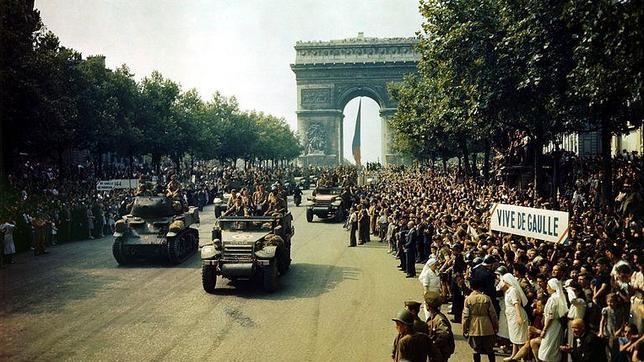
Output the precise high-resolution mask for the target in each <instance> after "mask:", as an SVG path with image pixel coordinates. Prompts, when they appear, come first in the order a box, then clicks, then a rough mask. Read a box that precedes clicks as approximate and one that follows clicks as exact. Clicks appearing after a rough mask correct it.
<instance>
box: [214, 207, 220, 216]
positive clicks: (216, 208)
mask: <svg viewBox="0 0 644 362" xmlns="http://www.w3.org/2000/svg"><path fill="white" fill-rule="evenodd" d="M220 216H221V210H219V208H218V207H217V206H215V219H219V217H220Z"/></svg>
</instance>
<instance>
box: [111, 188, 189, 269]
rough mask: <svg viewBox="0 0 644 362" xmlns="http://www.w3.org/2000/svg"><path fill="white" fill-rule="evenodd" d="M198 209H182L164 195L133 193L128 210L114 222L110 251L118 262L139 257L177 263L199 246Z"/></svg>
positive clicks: (132, 260) (123, 262) (140, 258)
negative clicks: (137, 194)
mask: <svg viewBox="0 0 644 362" xmlns="http://www.w3.org/2000/svg"><path fill="white" fill-rule="evenodd" d="M198 223H199V210H198V208H197V207H190V208H189V209H188V211H185V212H184V210H183V208H182V207H181V204H180V203H179V202H178V201H173V200H171V199H169V198H168V197H165V196H137V197H136V198H135V199H134V201H133V203H132V206H131V209H130V213H129V214H127V215H125V216H123V218H121V219H120V220H119V221H117V222H116V225H115V231H114V243H113V244H112V254H113V255H114V259H116V262H117V263H119V264H120V265H124V264H130V263H133V262H134V261H138V260H143V259H159V258H160V259H165V260H167V261H169V262H170V263H171V264H179V263H181V262H183V261H185V260H186V259H188V258H189V257H190V256H192V255H193V254H194V253H195V252H196V251H197V249H198V247H199V231H198V230H197V229H196V228H195V227H194V226H195V224H198Z"/></svg>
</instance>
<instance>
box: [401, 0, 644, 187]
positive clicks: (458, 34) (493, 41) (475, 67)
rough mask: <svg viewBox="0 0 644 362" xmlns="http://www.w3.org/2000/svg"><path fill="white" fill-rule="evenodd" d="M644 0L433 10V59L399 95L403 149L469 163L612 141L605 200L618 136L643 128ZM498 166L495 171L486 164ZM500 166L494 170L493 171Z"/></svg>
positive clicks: (426, 10)
mask: <svg viewBox="0 0 644 362" xmlns="http://www.w3.org/2000/svg"><path fill="white" fill-rule="evenodd" d="M643 9H644V6H642V2H641V1H639V0H593V1H589V0H546V1H544V0H453V1H452V0H450V1H447V0H423V1H421V4H420V12H421V14H422V16H423V17H424V22H423V25H422V30H421V31H420V32H419V33H418V36H419V46H418V50H419V52H420V54H421V60H420V62H419V66H418V73H417V74H414V75H409V76H408V77H407V78H406V79H405V81H404V82H403V83H401V84H398V85H391V86H390V92H391V93H392V95H393V96H394V98H395V99H397V100H398V101H399V106H398V110H397V113H396V115H395V116H394V117H393V119H392V121H391V127H392V128H393V130H394V135H395V136H394V141H395V145H396V147H397V148H398V150H399V151H403V152H405V153H407V154H409V155H412V156H414V157H416V158H418V159H425V160H426V159H432V160H433V159H437V158H442V159H446V158H449V157H454V156H459V157H461V158H463V160H464V165H465V170H466V172H468V173H470V172H472V171H471V169H470V164H469V162H468V161H469V159H468V158H469V156H470V155H471V154H476V153H477V152H485V155H486V157H485V159H486V161H488V160H489V150H490V148H491V146H498V147H499V148H501V149H504V148H506V147H507V146H508V142H509V139H508V135H509V134H510V133H512V132H514V131H515V130H520V131H524V132H525V133H526V134H527V135H528V136H529V140H530V143H531V146H532V149H533V150H534V151H535V152H534V156H533V157H532V161H533V162H534V174H535V183H536V186H537V190H538V191H541V190H542V188H541V185H542V177H543V172H542V165H541V163H542V150H543V146H544V145H546V144H548V143H549V142H551V141H554V140H556V137H557V136H558V135H560V134H562V133H569V132H580V131H599V132H601V138H602V144H603V145H606V146H605V147H602V150H603V160H604V174H605V175H606V176H607V177H606V180H607V181H608V182H604V190H603V191H604V196H605V199H610V198H611V195H610V190H611V185H610V179H611V178H610V176H611V172H612V171H611V164H610V160H611V157H610V156H611V155H610V141H611V136H612V135H616V134H621V133H624V132H627V131H628V130H629V128H632V127H637V126H640V125H641V124H642V118H643V114H644V113H643V106H642V85H643V78H642V69H644V64H643V63H644V62H643V59H644V56H643V52H644V46H643V44H642V31H641V29H642V24H643V22H642V20H643V18H642V15H643V11H644V10H643ZM487 165H489V162H486V166H487ZM487 169H488V167H486V170H485V171H486V172H487Z"/></svg>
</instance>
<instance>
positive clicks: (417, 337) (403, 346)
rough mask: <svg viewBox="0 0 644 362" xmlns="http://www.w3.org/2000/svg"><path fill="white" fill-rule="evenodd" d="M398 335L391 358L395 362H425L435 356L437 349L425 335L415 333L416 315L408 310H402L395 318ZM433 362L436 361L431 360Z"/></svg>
mask: <svg viewBox="0 0 644 362" xmlns="http://www.w3.org/2000/svg"><path fill="white" fill-rule="evenodd" d="M392 320H393V321H394V322H396V331H398V335H397V336H396V338H395V339H394V345H393V351H392V353H391V358H392V359H393V360H394V361H413V362H416V361H418V362H425V361H427V357H428V356H430V357H431V356H433V355H435V354H436V353H437V352H436V348H434V346H433V345H432V342H431V341H430V339H429V337H428V336H427V335H426V334H424V333H418V332H416V331H414V327H413V325H414V315H413V314H412V313H411V312H409V311H408V310H407V309H403V310H401V311H400V312H399V313H398V315H397V316H396V317H395V318H392ZM430 360H431V361H432V362H433V361H434V359H430Z"/></svg>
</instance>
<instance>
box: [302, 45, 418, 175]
mask: <svg viewBox="0 0 644 362" xmlns="http://www.w3.org/2000/svg"><path fill="white" fill-rule="evenodd" d="M416 43H417V39H416V38H388V39H378V38H365V37H364V36H362V35H358V37H357V38H349V39H342V40H333V41H328V42H297V43H296V45H295V50H296V57H295V63H294V64H291V69H292V70H293V72H294V73H295V78H296V82H297V112H296V113H297V124H298V133H299V135H300V137H301V138H302V143H303V145H304V146H305V154H304V156H302V161H303V163H304V164H315V165H328V166H331V165H337V164H339V163H341V162H342V160H343V149H342V148H343V147H342V143H343V142H342V140H343V137H344V135H343V134H342V128H343V127H342V123H343V121H344V116H343V110H344V107H345V106H346V104H347V103H348V102H349V101H350V100H351V99H353V98H356V97H369V98H371V99H373V100H374V101H376V103H377V104H378V105H379V106H380V116H381V119H382V127H381V129H382V155H383V159H384V161H385V163H391V161H392V160H393V159H395V158H397V157H396V156H395V155H392V154H391V153H389V149H390V147H389V144H390V137H389V131H388V127H387V119H388V118H389V117H391V116H392V115H393V113H394V112H395V109H396V104H395V102H394V101H393V100H392V99H391V97H390V96H389V94H388V92H387V83H389V82H400V81H402V80H403V77H404V75H405V74H407V73H411V72H415V71H416V65H417V63H418V58H419V56H418V54H417V53H416V52H415V50H414V49H415V45H416Z"/></svg>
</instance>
